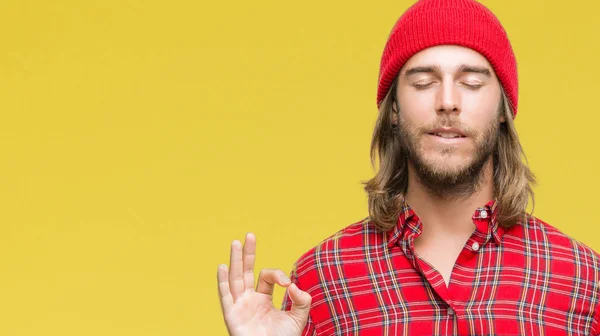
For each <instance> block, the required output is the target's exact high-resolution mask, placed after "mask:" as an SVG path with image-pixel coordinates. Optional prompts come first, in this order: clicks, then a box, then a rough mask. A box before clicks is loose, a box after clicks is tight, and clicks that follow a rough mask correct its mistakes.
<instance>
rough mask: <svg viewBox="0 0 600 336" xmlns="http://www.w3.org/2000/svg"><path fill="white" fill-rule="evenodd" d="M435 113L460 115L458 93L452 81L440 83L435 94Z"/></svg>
mask: <svg viewBox="0 0 600 336" xmlns="http://www.w3.org/2000/svg"><path fill="white" fill-rule="evenodd" d="M436 111H437V112H438V113H454V114H458V113H460V111H461V108H460V93H459V90H458V89H457V88H456V86H455V85H454V81H453V80H451V79H448V80H444V81H443V82H442V85H441V86H440V89H439V90H438V92H437V97H436Z"/></svg>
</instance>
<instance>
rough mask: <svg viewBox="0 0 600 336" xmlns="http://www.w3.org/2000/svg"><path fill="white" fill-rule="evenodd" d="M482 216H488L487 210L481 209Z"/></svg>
mask: <svg viewBox="0 0 600 336" xmlns="http://www.w3.org/2000/svg"><path fill="white" fill-rule="evenodd" d="M481 218H487V211H485V210H483V211H481Z"/></svg>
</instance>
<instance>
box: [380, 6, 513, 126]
mask: <svg viewBox="0 0 600 336" xmlns="http://www.w3.org/2000/svg"><path fill="white" fill-rule="evenodd" d="M442 44H450V45H460V46H463V47H467V48H471V49H473V50H475V51H477V52H479V53H480V54H482V55H483V56H484V57H485V58H487V60H488V62H490V64H491V65H492V67H493V68H494V71H495V73H496V76H497V77H498V79H499V80H500V84H501V85H502V87H503V88H504V91H505V92H506V95H507V96H508V99H509V100H510V102H511V104H512V108H513V118H514V117H515V116H516V115H517V100H518V99H517V98H518V81H517V61H516V59H515V54H514V53H513V50H512V47H511V45H510V42H509V40H508V36H507V35H506V31H505V30H504V28H503V27H502V25H501V24H500V21H499V20H498V18H496V16H495V15H494V14H493V13H492V12H491V11H490V10H489V9H487V8H486V7H485V6H484V5H482V4H480V3H479V2H477V1H474V0H420V1H418V2H417V3H415V4H414V5H412V6H411V7H410V8H409V9H407V10H406V12H404V14H402V16H401V17H400V18H399V19H398V21H397V22H396V24H395V25H394V27H393V28H392V31H391V32H390V35H389V37H388V41H387V43H386V45H385V48H384V50H383V55H382V56H381V64H380V68H379V81H378V82H379V85H378V87H377V107H378V108H379V107H380V105H381V101H382V100H383V98H384V97H385V95H386V94H387V91H388V90H389V88H390V85H391V83H392V81H393V80H394V78H395V77H396V75H397V74H398V72H399V71H400V69H401V68H402V66H403V65H404V63H406V61H408V59H409V58H411V57H412V56H413V55H414V54H416V53H418V52H419V51H421V50H423V49H426V48H429V47H433V46H437V45H442Z"/></svg>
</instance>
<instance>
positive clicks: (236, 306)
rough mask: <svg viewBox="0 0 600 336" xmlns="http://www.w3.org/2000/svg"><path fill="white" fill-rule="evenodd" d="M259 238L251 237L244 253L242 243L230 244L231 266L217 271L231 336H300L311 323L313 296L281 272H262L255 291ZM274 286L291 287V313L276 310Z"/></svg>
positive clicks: (222, 267)
mask: <svg viewBox="0 0 600 336" xmlns="http://www.w3.org/2000/svg"><path fill="white" fill-rule="evenodd" d="M255 258H256V237H255V236H254V235H253V234H251V233H249V234H247V235H246V241H245V242H244V247H243V251H242V243H241V242H240V241H238V240H234V241H233V243H232V244H231V256H230V266H231V268H230V269H229V270H228V269H227V265H220V266H219V269H218V271H217V280H218V283H219V296H220V299H221V309H222V310H223V317H224V319H225V324H226V325H227V330H228V331H229V335H233V336H246V335H261V336H262V335H278V336H284V335H285V336H287V335H290V336H292V335H301V334H302V330H303V329H304V326H305V325H306V322H307V320H308V312H309V310H310V303H311V300H312V298H311V296H310V294H308V293H306V292H304V291H302V290H300V289H299V288H298V287H297V286H296V285H295V284H292V283H291V282H290V279H289V278H288V277H287V275H286V274H285V273H284V272H283V271H281V270H278V269H269V268H265V269H263V270H261V271H260V274H259V276H258V285H257V286H256V290H254V260H255ZM275 284H278V285H279V286H283V287H288V294H289V296H290V299H291V300H292V308H291V310H290V311H283V310H279V309H276V308H275V307H274V306H273V290H274V288H275Z"/></svg>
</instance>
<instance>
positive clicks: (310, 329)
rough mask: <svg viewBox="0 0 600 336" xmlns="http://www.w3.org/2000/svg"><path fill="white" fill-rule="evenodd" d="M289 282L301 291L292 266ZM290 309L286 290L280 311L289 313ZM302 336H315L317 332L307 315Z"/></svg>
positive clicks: (290, 305)
mask: <svg viewBox="0 0 600 336" xmlns="http://www.w3.org/2000/svg"><path fill="white" fill-rule="evenodd" d="M290 280H291V281H292V283H295V284H296V286H298V288H300V289H302V287H301V286H300V284H299V283H298V274H297V273H296V266H294V268H293V269H292V271H291V272H290ZM302 290H304V289H302ZM290 309H292V300H291V299H290V296H289V295H288V290H287V289H286V290H285V294H284V295H283V302H282V303H281V310H285V311H289V310H290ZM302 336H317V331H316V328H315V325H314V322H313V320H312V317H311V316H310V314H309V315H308V322H307V323H306V326H304V330H303V331H302Z"/></svg>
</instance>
